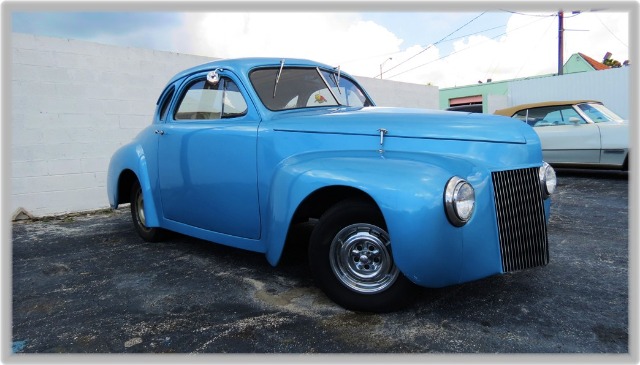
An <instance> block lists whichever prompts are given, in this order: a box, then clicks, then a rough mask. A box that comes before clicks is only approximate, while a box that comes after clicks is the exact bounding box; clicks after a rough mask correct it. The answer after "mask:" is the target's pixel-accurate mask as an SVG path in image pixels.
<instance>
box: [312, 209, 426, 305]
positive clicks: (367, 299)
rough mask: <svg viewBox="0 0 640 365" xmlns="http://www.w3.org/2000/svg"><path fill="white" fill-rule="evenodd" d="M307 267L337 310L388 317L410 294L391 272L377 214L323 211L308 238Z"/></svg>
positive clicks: (383, 230)
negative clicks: (342, 308)
mask: <svg viewBox="0 0 640 365" xmlns="http://www.w3.org/2000/svg"><path fill="white" fill-rule="evenodd" d="M309 265H310V267H311V275H312V276H313V278H314V280H315V282H316V284H317V285H318V286H319V287H320V288H321V289H322V290H323V291H324V292H325V294H326V295H327V296H328V297H329V298H331V299H332V300H333V301H334V302H336V303H337V304H339V305H341V306H342V307H344V308H346V309H349V310H353V311H364V312H378V313H382V312H390V311H394V310H398V309H400V308H402V307H404V306H405V305H407V304H408V303H409V302H410V301H411V300H412V299H413V296H414V294H415V290H414V289H415V287H414V284H413V283H411V282H410V281H409V280H408V279H407V278H406V277H405V276H404V275H403V274H402V273H401V272H400V271H399V270H398V268H397V266H396V265H395V263H394V262H393V256H392V255H391V247H390V240H389V237H388V234H387V232H386V225H385V223H384V219H383V217H382V215H381V213H380V212H379V210H378V208H377V207H376V206H375V205H374V204H372V203H368V202H365V201H359V200H347V201H343V202H340V203H338V204H336V205H334V206H333V207H331V208H330V209H329V210H327V211H326V212H325V213H324V214H323V215H322V217H321V218H320V220H319V221H318V224H317V225H316V227H315V228H314V230H313V232H312V233H311V238H310V241H309Z"/></svg>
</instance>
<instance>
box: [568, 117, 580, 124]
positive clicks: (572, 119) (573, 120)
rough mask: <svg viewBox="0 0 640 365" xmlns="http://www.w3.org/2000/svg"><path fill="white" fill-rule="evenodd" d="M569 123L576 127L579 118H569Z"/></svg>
mask: <svg viewBox="0 0 640 365" xmlns="http://www.w3.org/2000/svg"><path fill="white" fill-rule="evenodd" d="M569 122H571V123H573V124H575V125H578V124H580V118H578V117H569Z"/></svg>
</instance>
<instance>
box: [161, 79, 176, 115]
mask: <svg viewBox="0 0 640 365" xmlns="http://www.w3.org/2000/svg"><path fill="white" fill-rule="evenodd" d="M174 92H175V88H174V87H172V88H171V90H169V92H167V94H166V95H165V97H164V99H163V100H162V105H161V106H160V113H159V116H160V120H165V119H166V118H167V111H168V110H169V104H171V99H173V93H174Z"/></svg>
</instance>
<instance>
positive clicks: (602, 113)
mask: <svg viewBox="0 0 640 365" xmlns="http://www.w3.org/2000/svg"><path fill="white" fill-rule="evenodd" d="M577 107H578V108H579V109H580V110H581V111H582V112H584V114H586V115H587V116H588V117H589V119H591V120H592V121H593V122H594V123H601V122H621V121H623V119H622V118H621V117H620V116H618V115H617V114H616V113H614V112H612V111H611V110H609V109H608V108H607V107H605V106H604V105H602V104H595V103H582V104H578V105H577Z"/></svg>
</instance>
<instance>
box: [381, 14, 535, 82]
mask: <svg viewBox="0 0 640 365" xmlns="http://www.w3.org/2000/svg"><path fill="white" fill-rule="evenodd" d="M542 20H544V18H541V19H538V20H534V21H532V22H531V23H528V24H525V25H523V26H521V27H518V28H515V29H513V30H512V32H513V31H516V30H519V29H522V28H525V27H528V26H530V25H532V24H534V23H537V22H539V21H542ZM505 34H507V32H504V33H500V34H498V35H496V36H494V37H491V38H489V40H491V39H496V38H498V37H501V36H503V35H505ZM483 43H485V42H481V43H478V44H475V45H473V46H469V47H467V48H465V49H461V50H459V51H455V52H451V53H449V54H448V55H446V56H442V57H440V58H438V59H435V60H433V61H429V62H427V63H423V64H422V65H418V66H416V67H413V68H410V69H408V70H405V71H402V72H399V73H397V74H395V75H393V76H389V77H387V79H391V78H394V77H396V76H400V75H402V74H405V73H407V72H410V71H413V70H415V69H418V68H420V67H423V66H426V65H429V64H431V63H434V62H436V61H440V60H442V59H444V58H447V57H449V56H453V55H454V54H456V53H459V52H463V51H466V50H468V49H471V48H473V47H476V46H479V45H481V44H483Z"/></svg>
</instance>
